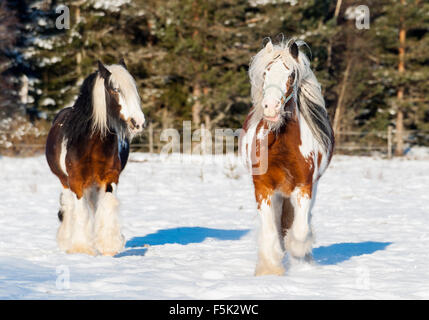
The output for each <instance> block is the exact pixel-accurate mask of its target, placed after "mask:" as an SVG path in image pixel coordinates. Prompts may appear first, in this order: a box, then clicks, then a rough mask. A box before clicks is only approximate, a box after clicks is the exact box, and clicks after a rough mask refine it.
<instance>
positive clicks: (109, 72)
mask: <svg viewBox="0 0 429 320" xmlns="http://www.w3.org/2000/svg"><path fill="white" fill-rule="evenodd" d="M98 74H99V76H100V77H101V78H102V79H103V80H104V92H105V99H106V100H105V102H106V103H105V106H106V107H105V108H106V113H107V117H108V119H109V122H110V123H113V126H114V127H118V126H122V127H123V126H126V127H127V129H128V134H129V135H130V136H134V135H136V134H139V133H141V132H142V131H143V128H144V125H145V117H144V114H143V112H142V110H141V100H140V96H139V93H138V91H137V87H136V83H135V81H134V78H133V77H132V76H131V74H130V73H129V72H128V70H127V67H126V65H125V62H124V60H123V59H121V60H120V61H119V64H113V65H110V66H105V65H103V64H102V63H101V62H100V61H98Z"/></svg>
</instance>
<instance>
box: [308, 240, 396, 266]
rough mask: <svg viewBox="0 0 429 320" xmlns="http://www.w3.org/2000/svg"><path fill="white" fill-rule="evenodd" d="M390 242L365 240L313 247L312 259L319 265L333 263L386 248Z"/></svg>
mask: <svg viewBox="0 0 429 320" xmlns="http://www.w3.org/2000/svg"><path fill="white" fill-rule="evenodd" d="M390 244H392V242H374V241H365V242H358V243H347V242H346V243H334V244H331V245H329V246H323V247H318V248H314V249H313V259H314V261H315V262H317V263H318V264H321V265H333V264H337V263H341V262H344V261H346V260H349V259H350V258H352V257H356V256H361V255H363V254H371V253H374V252H376V251H379V250H384V249H386V247H387V246H389V245H390Z"/></svg>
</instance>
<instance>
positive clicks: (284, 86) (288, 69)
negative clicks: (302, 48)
mask: <svg viewBox="0 0 429 320" xmlns="http://www.w3.org/2000/svg"><path fill="white" fill-rule="evenodd" d="M264 50H266V51H267V52H268V53H271V52H273V50H274V47H273V44H272V43H271V41H270V42H268V43H267V45H266V46H265V48H264ZM288 50H289V54H290V56H291V57H292V58H293V59H295V60H297V59H298V54H299V51H298V46H297V44H296V43H295V42H292V43H291V44H290V45H289V48H288ZM284 54H285V53H283V52H279V53H278V55H276V56H275V57H274V59H273V60H271V61H270V62H269V63H268V64H267V65H266V67H265V69H264V72H263V75H262V76H263V96H262V101H261V107H262V108H263V117H264V119H265V120H266V121H268V122H269V123H270V124H271V125H272V126H278V125H279V124H281V123H282V122H283V119H284V117H285V115H286V113H287V110H286V106H287V105H288V102H289V100H291V99H292V98H293V97H294V95H296V81H295V80H296V79H295V78H296V73H295V71H294V67H293V65H288V60H287V59H284V56H283V55H284Z"/></svg>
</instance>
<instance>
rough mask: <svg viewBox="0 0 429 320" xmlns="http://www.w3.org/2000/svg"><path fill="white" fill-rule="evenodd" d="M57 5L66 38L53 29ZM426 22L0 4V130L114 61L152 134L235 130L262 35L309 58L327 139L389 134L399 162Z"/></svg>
mask: <svg viewBox="0 0 429 320" xmlns="http://www.w3.org/2000/svg"><path fill="white" fill-rule="evenodd" d="M60 5H65V6H66V7H67V8H68V9H69V12H70V25H69V28H68V29H58V26H56V22H58V19H60V18H62V17H61V14H62V13H63V12H64V11H58V12H56V11H55V9H57V8H59V6H60ZM359 5H364V6H366V8H367V9H369V20H368V21H366V20H365V19H364V18H365V17H362V16H361V12H362V11H359V10H356V7H357V6H359ZM428 12H429V4H428V2H427V1H423V0H377V1H375V0H374V1H370V0H368V1H365V0H362V1H356V0H343V1H341V0H333V1H329V0H308V1H301V0H299V1H293V0H291V1H269V0H266V1H263V0H176V1H174V0H168V1H167V0H166V1H161V0H135V1H129V0H116V1H113V0H110V1H101V0H76V1H56V0H39V1H31V0H27V1H25V0H23V1H15V0H1V5H0V52H1V54H0V73H1V81H0V108H1V109H0V130H1V126H3V127H7V128H9V129H11V128H14V127H13V126H11V123H18V122H19V123H26V121H27V122H29V123H31V125H32V126H35V127H37V126H39V127H42V125H41V124H42V123H48V121H49V120H51V119H52V118H53V116H54V115H55V113H56V112H57V111H58V110H59V109H61V108H63V107H65V106H70V105H71V104H72V103H73V101H74V99H75V98H76V94H77V92H78V88H79V85H80V84H81V83H82V81H83V79H84V78H85V77H86V76H87V75H89V74H90V73H91V72H93V71H95V70H96V61H97V59H100V60H102V61H103V62H104V63H107V64H111V63H117V62H118V61H119V59H120V58H121V57H124V58H125V60H126V62H127V65H128V67H129V69H130V72H131V73H132V74H133V75H134V77H135V78H136V80H137V82H138V87H139V89H140V94H141V97H142V101H143V109H144V112H145V114H146V115H147V117H148V118H149V119H150V121H151V122H152V123H153V125H154V127H155V128H159V129H162V128H168V127H180V126H181V123H182V121H183V120H192V124H193V126H194V127H199V126H200V125H201V124H205V126H206V127H207V128H209V129H213V128H215V127H231V128H238V127H240V126H241V124H242V122H243V120H244V118H245V116H246V114H247V112H248V110H249V108H250V107H251V104H250V103H251V102H250V84H249V80H248V76H247V69H248V64H249V61H250V58H251V56H252V55H254V54H255V53H256V52H257V51H258V50H259V49H260V48H261V47H262V45H263V39H264V38H265V37H271V38H272V39H273V41H276V40H277V41H279V40H281V39H282V38H283V37H295V38H298V39H302V40H304V41H305V42H306V43H307V44H308V45H309V47H310V48H311V52H310V50H307V53H308V55H309V56H311V62H312V66H313V69H314V70H315V73H316V76H317V77H318V79H319V81H320V82H321V84H322V88H323V93H324V96H325V99H326V105H327V108H328V111H329V114H330V117H331V120H332V123H333V126H334V128H335V131H336V138H337V140H338V141H340V140H341V139H343V137H342V135H341V133H342V132H347V131H353V132H362V137H365V134H364V133H366V132H372V131H384V130H386V129H387V127H388V126H389V125H391V126H393V128H395V132H396V143H395V145H396V152H397V153H398V154H402V152H403V149H404V144H403V139H402V137H404V136H406V135H404V131H406V130H413V132H417V133H414V135H413V139H414V143H417V144H427V143H428V138H427V136H428V135H429V133H428V132H429V81H428V79H429V32H428V31H429V16H428ZM61 21H63V20H61ZM363 22H368V23H369V28H368V29H367V28H362V25H363ZM47 120H48V121H47ZM6 124H7V125H6ZM419 132H420V133H419ZM0 143H1V139H0Z"/></svg>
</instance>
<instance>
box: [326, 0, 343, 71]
mask: <svg viewBox="0 0 429 320" xmlns="http://www.w3.org/2000/svg"><path fill="white" fill-rule="evenodd" d="M341 3H342V0H337V4H336V6H335V12H334V20H335V27H336V26H337V23H338V16H339V14H340V9H341ZM332 39H333V36H332V37H329V42H328V58H327V62H326V64H327V67H328V70H329V69H330V68H331V64H332V41H333V40H332Z"/></svg>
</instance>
